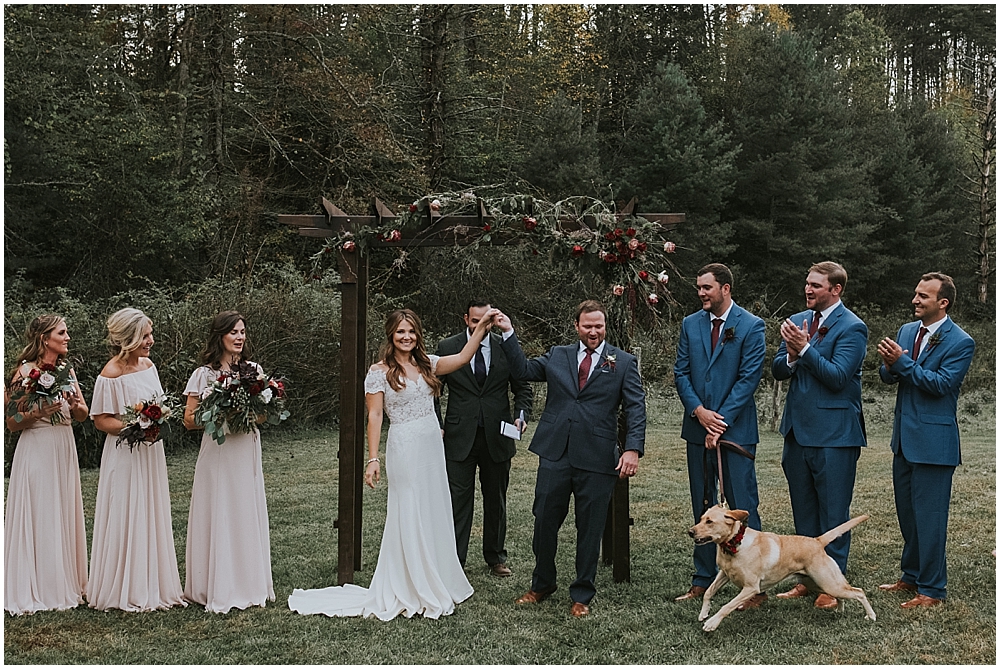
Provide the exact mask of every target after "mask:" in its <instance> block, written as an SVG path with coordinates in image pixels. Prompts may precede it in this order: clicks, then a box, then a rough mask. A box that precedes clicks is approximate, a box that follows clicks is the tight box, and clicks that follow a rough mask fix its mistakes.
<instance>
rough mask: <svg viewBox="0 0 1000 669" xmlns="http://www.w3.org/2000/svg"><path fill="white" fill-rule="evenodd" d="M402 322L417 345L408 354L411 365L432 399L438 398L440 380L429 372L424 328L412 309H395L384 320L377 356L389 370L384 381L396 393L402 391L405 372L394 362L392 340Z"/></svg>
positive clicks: (394, 347)
mask: <svg viewBox="0 0 1000 669" xmlns="http://www.w3.org/2000/svg"><path fill="white" fill-rule="evenodd" d="M403 321H407V322H409V323H410V324H411V325H412V326H413V330H414V332H415V333H416V335H417V343H416V345H414V347H413V351H412V352H411V353H410V357H411V358H412V360H413V364H415V365H416V366H417V369H419V370H420V375H421V376H422V377H424V381H426V382H427V385H428V386H430V388H431V392H432V393H434V397H438V396H440V395H441V386H442V384H441V380H440V379H439V378H438V377H437V376H435V375H434V372H433V371H431V360H430V358H428V357H427V348H426V347H425V345H424V328H423V326H422V325H421V324H420V317H419V316H417V314H416V312H414V311H413V310H412V309H396V310H395V311H393V312H392V313H390V314H389V316H388V317H387V318H386V319H385V343H383V344H382V349H381V350H380V351H379V354H378V355H379V360H380V361H381V362H383V363H385V366H386V367H388V368H389V371H388V372H386V373H385V378H386V381H388V382H389V387H390V388H392V389H393V390H395V391H396V392H397V393H398V392H399V391H401V390H402V389H403V385H404V383H403V381H402V379H404V378H405V377H406V372H404V371H403V366H402V365H400V364H399V361H398V360H396V344H395V342H394V340H393V335H394V334H395V333H396V328H398V327H399V324H400V323H402V322H403Z"/></svg>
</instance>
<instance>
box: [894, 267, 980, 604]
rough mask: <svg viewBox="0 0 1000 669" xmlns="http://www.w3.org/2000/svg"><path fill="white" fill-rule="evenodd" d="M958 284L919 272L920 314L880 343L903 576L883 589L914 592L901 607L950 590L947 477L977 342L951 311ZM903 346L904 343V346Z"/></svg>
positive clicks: (955, 458)
mask: <svg viewBox="0 0 1000 669" xmlns="http://www.w3.org/2000/svg"><path fill="white" fill-rule="evenodd" d="M954 302H955V282H954V281H952V279H951V277H950V276H948V275H947V274H941V273H939V272H931V273H929V274H924V275H923V276H922V277H920V283H918V284H917V288H916V290H915V291H914V296H913V310H914V314H915V315H916V317H917V318H918V319H920V320H918V321H916V322H913V323H907V324H906V325H904V326H903V327H901V328H900V329H899V334H898V335H896V339H897V341H898V342H899V343H897V342H896V341H893V340H892V339H889V338H888V337H886V338H885V339H883V340H882V341H881V342H879V345H878V353H879V355H880V356H882V362H883V364H882V366H881V367H880V368H879V376H881V377H882V380H883V381H885V382H886V383H895V384H898V386H897V390H896V411H895V415H894V416H893V420H892V442H891V446H892V452H893V460H892V488H893V491H894V492H895V496H896V516H897V517H898V518H899V529H900V531H901V532H902V534H903V557H902V559H901V560H900V568H901V570H902V572H903V575H902V577H901V578H900V579H899V580H898V581H897V582H895V583H888V584H886V585H880V586H879V588H881V589H882V590H888V591H892V592H909V593H913V594H914V595H915V596H914V597H913V599H911V600H909V601H907V602H904V603H903V604H902V607H903V608H904V609H911V608H916V607H921V606H935V605H937V604H940V603H941V602H942V601H944V599H945V596H946V594H947V591H946V585H947V580H948V576H947V571H946V565H945V540H946V538H947V534H948V507H949V504H950V502H951V478H952V475H953V474H954V473H955V467H956V466H958V465H959V464H961V462H962V454H961V452H960V450H959V441H958V420H957V418H956V415H955V412H956V407H957V404H958V391H959V389H960V388H961V387H962V381H963V380H964V379H965V374H966V372H968V371H969V365H970V364H971V363H972V354H973V352H974V351H975V349H976V343H975V342H974V341H973V340H972V337H970V336H969V335H968V334H966V333H965V331H964V330H962V328H960V327H958V325H956V324H955V322H954V321H952V320H951V318H949V317H948V309H949V308H950V307H951V305H952V304H954ZM903 346H907V347H908V348H906V349H904V348H903Z"/></svg>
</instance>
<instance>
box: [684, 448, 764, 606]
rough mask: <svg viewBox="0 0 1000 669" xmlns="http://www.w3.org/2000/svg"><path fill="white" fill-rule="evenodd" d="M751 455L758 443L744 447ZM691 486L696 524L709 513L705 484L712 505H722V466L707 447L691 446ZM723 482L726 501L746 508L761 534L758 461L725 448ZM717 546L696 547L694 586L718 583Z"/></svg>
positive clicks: (734, 506) (689, 471) (751, 524)
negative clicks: (719, 497)
mask: <svg viewBox="0 0 1000 669" xmlns="http://www.w3.org/2000/svg"><path fill="white" fill-rule="evenodd" d="M741 446H743V448H745V449H747V450H748V451H750V452H751V453H756V452H757V444H741ZM720 448H721V446H720ZM687 463H688V483H689V484H690V486H691V510H692V511H694V521H695V522H696V523H697V522H698V520H699V519H701V514H703V513H704V512H705V507H704V503H703V502H704V499H705V483H706V477H707V482H708V486H709V493H710V495H709V500H708V505H709V506H714V505H715V504H717V503H718V490H719V472H718V469H719V464H718V457H717V456H716V454H715V451H714V450H712V451H710V450H708V449H706V448H705V445H704V444H693V443H691V442H688V445H687ZM722 483H723V485H725V493H726V501H727V502H728V503H729V508H730V509H743V510H744V511H746V512H747V513H749V514H750V517H749V518H747V525H749V526H750V527H751V528H753V529H755V530H758V531H760V515H759V514H758V513H757V506H758V505H759V500H760V498H759V497H758V494H757V470H756V469H755V468H754V461H753V460H751V459H750V458H745V457H743V456H742V455H737V454H736V453H733V452H732V451H727V450H726V449H722ZM715 553H716V547H715V544H711V543H709V544H705V545H704V546H695V547H694V576H693V577H692V579H691V585H697V586H701V587H703V588H707V587H708V586H709V585H711V584H712V581H714V580H715V574H716V573H717V572H718V567H717V566H716V564H715Z"/></svg>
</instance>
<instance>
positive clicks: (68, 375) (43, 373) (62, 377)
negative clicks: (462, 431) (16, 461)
mask: <svg viewBox="0 0 1000 669" xmlns="http://www.w3.org/2000/svg"><path fill="white" fill-rule="evenodd" d="M21 364H22V365H23V364H24V362H22V363H21ZM72 371H73V366H72V365H70V364H69V362H67V361H66V360H63V361H60V362H58V363H56V364H52V363H50V362H46V363H43V364H41V365H39V366H38V367H32V368H31V369H30V370H28V374H27V375H26V376H22V377H21V378H20V380H19V381H18V382H17V383H15V384H14V385H13V387H12V388H11V389H10V401H9V402H8V403H7V416H9V417H11V418H13V419H14V420H15V421H16V422H18V423H20V422H21V421H22V420H24V414H26V413H28V412H29V411H31V407H33V406H41V405H42V404H43V403H44V404H52V403H53V402H55V401H56V400H58V399H60V398H61V397H62V394H63V393H75V392H76V389H75V388H74V387H73V376H72ZM62 419H63V416H62V413H61V412H56V413H54V414H52V416H51V417H49V422H50V423H52V424H53V425H56V424H57V423H60V422H62Z"/></svg>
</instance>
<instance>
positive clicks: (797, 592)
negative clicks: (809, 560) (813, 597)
mask: <svg viewBox="0 0 1000 669" xmlns="http://www.w3.org/2000/svg"><path fill="white" fill-rule="evenodd" d="M808 594H809V588H807V587H806V586H804V585H803V584H801V583H799V584H797V585H796V586H795V587H794V588H792V589H791V590H789V591H788V592H780V593H778V594H777V595H775V596H776V597H777V598H778V599H795V598H796V597H805V596H806V595H808Z"/></svg>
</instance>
